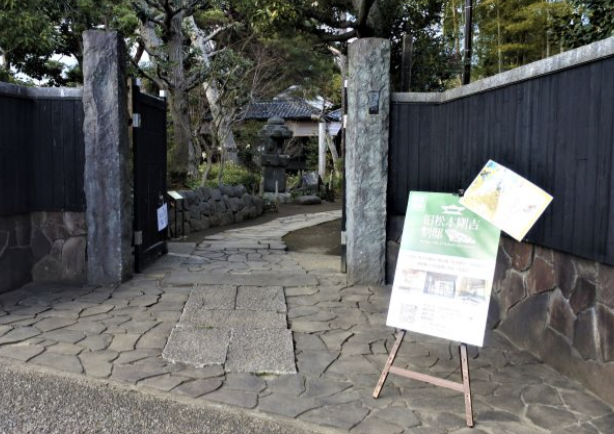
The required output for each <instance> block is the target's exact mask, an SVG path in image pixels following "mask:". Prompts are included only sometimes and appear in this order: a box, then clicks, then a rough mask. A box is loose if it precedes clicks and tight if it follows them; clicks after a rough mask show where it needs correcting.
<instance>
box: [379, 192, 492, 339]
mask: <svg viewBox="0 0 614 434" xmlns="http://www.w3.org/2000/svg"><path fill="white" fill-rule="evenodd" d="M459 199H460V198H459V197H458V196H456V195H453V194H447V193H426V192H415V191H413V192H411V193H410V195H409V204H408V208H407V214H406V217H405V225H404V228H403V238H402V240H401V249H400V251H399V257H398V260H397V268H396V273H395V276H394V283H393V286H392V296H391V299H390V307H389V309H388V318H387V320H386V324H387V325H388V326H390V327H395V328H399V329H403V330H408V331H413V332H417V333H423V334H427V335H431V336H437V337H440V338H444V339H449V340H452V341H458V342H462V343H466V344H471V345H477V346H482V344H483V341H484V331H485V328H486V319H487V317H488V306H489V304H490V294H491V290H492V281H493V275H494V272H495V264H496V259H497V249H498V246H499V235H500V231H499V229H498V228H496V227H495V226H493V225H492V224H490V223H488V222H487V221H485V220H484V219H482V218H481V217H479V216H478V215H477V214H475V213H473V212H472V211H470V210H468V209H467V208H465V207H464V206H462V205H461V204H460V202H459Z"/></svg>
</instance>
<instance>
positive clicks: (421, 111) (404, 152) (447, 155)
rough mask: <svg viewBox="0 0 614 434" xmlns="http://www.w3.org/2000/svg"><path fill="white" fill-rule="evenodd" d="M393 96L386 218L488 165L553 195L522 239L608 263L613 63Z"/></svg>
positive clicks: (612, 235) (611, 254)
mask: <svg viewBox="0 0 614 434" xmlns="http://www.w3.org/2000/svg"><path fill="white" fill-rule="evenodd" d="M404 99H405V100H408V99H411V98H404V97H403V94H397V95H395V96H393V103H392V112H391V132H390V178H389V185H388V212H389V215H390V216H392V218H393V219H394V217H395V216H401V215H404V214H405V209H406V207H407V198H408V194H409V192H410V191H411V190H418V191H420V190H422V191H442V192H456V191H457V190H458V189H459V188H466V187H468V186H469V184H470V182H471V181H472V179H473V178H474V177H475V176H476V175H477V173H478V171H479V170H480V169H481V167H482V166H483V165H484V164H485V163H486V161H487V160H488V159H493V160H495V161H497V162H499V163H501V164H503V165H505V166H507V167H509V168H510V169H512V170H514V171H515V172H517V173H519V174H520V175H522V176H524V177H526V178H528V179H529V180H531V181H532V182H534V183H536V184H537V185H539V186H541V187H542V188H544V189H545V190H546V191H548V192H549V193H551V194H552V195H553V196H554V201H553V202H552V204H551V206H550V207H549V208H548V210H547V211H546V213H545V214H544V216H543V217H542V219H541V220H540V221H539V223H538V224H537V225H536V226H535V227H534V229H533V230H532V231H531V232H530V233H529V235H528V240H529V241H531V242H534V243H536V244H540V245H543V246H546V247H549V248H552V249H555V250H560V251H563V252H568V253H572V254H575V255H579V256H583V257H586V258H590V259H593V260H596V261H600V262H605V263H608V264H614V170H613V169H614V167H613V161H612V159H613V158H614V153H613V147H614V58H605V59H603V58H602V59H599V60H596V61H593V62H591V63H588V64H584V65H580V66H576V67H573V68H571V69H564V70H560V71H558V72H556V73H552V74H550V75H545V76H540V77H535V78H532V79H529V80H526V81H522V82H518V83H516V84H511V85H507V86H503V87H499V88H493V89H489V90H486V91H483V92H481V93H476V94H473V95H468V96H465V97H461V98H458V99H455V100H449V101H446V102H422V103H416V102H403V100H404Z"/></svg>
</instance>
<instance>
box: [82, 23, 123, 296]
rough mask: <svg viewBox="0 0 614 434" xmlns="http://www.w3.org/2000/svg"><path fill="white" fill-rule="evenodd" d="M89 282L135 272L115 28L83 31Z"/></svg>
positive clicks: (116, 278)
mask: <svg viewBox="0 0 614 434" xmlns="http://www.w3.org/2000/svg"><path fill="white" fill-rule="evenodd" d="M83 42H84V50H83V51H84V56H83V57H84V59H83V79H84V88H83V108H84V112H85V122H84V124H83V132H84V135H85V195H86V201H87V210H86V219H87V226H88V247H87V260H88V263H87V277H88V283H90V284H97V285H104V284H114V283H119V282H122V281H124V280H127V279H128V278H130V277H131V276H132V273H133V270H134V256H133V252H132V224H133V222H132V217H133V204H132V195H131V188H130V185H131V184H130V145H129V136H128V90H127V82H126V62H125V47H124V42H123V40H122V38H120V37H119V35H118V34H117V33H116V32H102V31H97V30H89V31H87V32H84V33H83Z"/></svg>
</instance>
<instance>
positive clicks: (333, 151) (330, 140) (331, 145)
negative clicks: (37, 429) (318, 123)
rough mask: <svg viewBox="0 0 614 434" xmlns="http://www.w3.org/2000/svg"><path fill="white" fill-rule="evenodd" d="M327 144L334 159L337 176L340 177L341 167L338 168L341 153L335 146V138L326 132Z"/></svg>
mask: <svg viewBox="0 0 614 434" xmlns="http://www.w3.org/2000/svg"><path fill="white" fill-rule="evenodd" d="M326 143H327V144H328V150H329V151H330V155H331V157H332V159H333V169H334V172H335V176H336V177H338V176H339V166H338V161H339V153H338V152H337V147H336V146H335V142H334V141H333V138H332V137H331V136H330V134H328V132H326Z"/></svg>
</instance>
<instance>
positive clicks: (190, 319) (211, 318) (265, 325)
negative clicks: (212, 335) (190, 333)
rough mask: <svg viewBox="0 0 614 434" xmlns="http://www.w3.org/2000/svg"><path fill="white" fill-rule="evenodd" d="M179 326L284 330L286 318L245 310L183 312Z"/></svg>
mask: <svg viewBox="0 0 614 434" xmlns="http://www.w3.org/2000/svg"><path fill="white" fill-rule="evenodd" d="M179 324H180V325H181V326H182V327H184V326H185V327H190V328H238V329H250V330H254V329H285V328H286V316H285V315H284V314H282V313H277V312H258V311H247V310H200V311H185V312H184V313H183V315H182V316H181V320H180V322H179Z"/></svg>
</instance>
